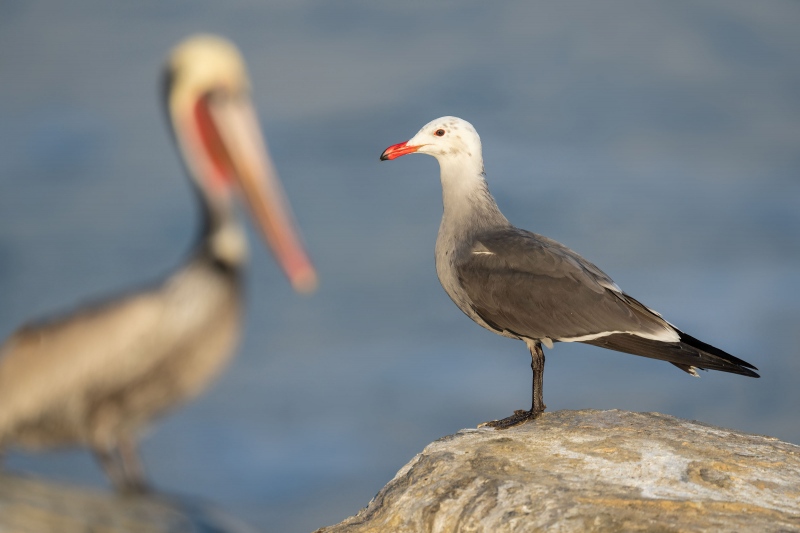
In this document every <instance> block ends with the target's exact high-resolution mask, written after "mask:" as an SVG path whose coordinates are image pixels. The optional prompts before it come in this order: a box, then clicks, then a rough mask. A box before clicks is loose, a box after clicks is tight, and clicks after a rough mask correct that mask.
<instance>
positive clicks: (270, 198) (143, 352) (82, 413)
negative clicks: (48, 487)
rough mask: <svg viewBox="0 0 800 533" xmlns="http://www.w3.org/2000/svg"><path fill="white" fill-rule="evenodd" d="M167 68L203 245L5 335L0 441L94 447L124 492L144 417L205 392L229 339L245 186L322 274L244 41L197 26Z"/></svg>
mask: <svg viewBox="0 0 800 533" xmlns="http://www.w3.org/2000/svg"><path fill="white" fill-rule="evenodd" d="M164 81H165V83H164V89H165V91H164V94H163V96H164V98H165V104H166V105H165V108H166V111H167V115H168V121H169V123H170V124H171V126H172V133H173V135H174V138H175V141H176V144H177V146H178V149H179V151H180V153H181V155H182V156H183V161H184V164H185V166H186V169H187V171H188V174H189V176H190V177H191V179H192V182H193V184H194V185H195V189H196V191H197V193H198V194H197V198H198V200H199V203H200V205H201V206H202V215H203V223H202V227H201V232H200V235H199V239H198V241H197V243H196V245H195V246H194V250H193V251H192V252H191V253H190V255H189V257H188V259H187V261H186V262H185V264H184V265H183V266H182V267H180V268H179V269H178V270H177V271H175V272H174V273H172V274H171V275H170V276H169V277H167V278H166V279H164V280H162V281H160V282H159V283H157V284H155V285H153V286H150V287H148V288H146V289H145V290H140V291H136V292H130V293H128V294H126V295H124V296H121V297H116V298H110V299H107V300H105V301H101V302H99V303H96V304H93V305H90V306H88V307H81V308H78V309H77V310H74V311H72V312H71V313H68V314H66V315H63V316H60V317H57V318H55V319H50V320H45V321H37V322H34V323H30V324H28V325H26V326H23V327H21V328H20V329H19V330H17V331H16V332H15V333H13V334H12V335H11V336H10V337H9V338H8V339H7V341H6V342H5V343H4V344H3V345H2V346H0V447H2V448H7V447H11V446H17V447H24V448H33V449H36V448H53V447H63V446H76V445H77V446H85V447H88V448H89V449H91V450H92V451H93V453H94V455H95V457H96V458H97V459H98V462H99V463H100V465H101V466H102V468H103V469H104V471H105V472H106V474H107V475H108V477H109V478H110V479H111V481H112V483H113V484H114V486H115V487H116V488H117V489H118V490H119V491H121V492H134V493H135V492H143V491H145V490H146V489H147V483H146V481H145V479H144V474H143V471H142V466H141V463H140V461H139V458H138V453H137V445H136V442H137V436H138V434H139V433H140V432H141V430H142V429H143V428H144V427H145V426H146V425H147V424H148V423H149V422H151V421H152V420H153V419H155V418H156V417H158V416H161V415H163V414H164V413H166V412H167V411H168V410H170V409H172V408H173V407H175V406H177V405H179V404H181V403H184V402H186V401H187V400H189V399H191V398H193V397H195V396H196V395H197V394H199V393H200V392H201V391H202V390H203V389H204V388H205V387H206V386H207V385H208V384H209V382H210V381H211V380H212V379H213V378H214V377H215V376H216V375H217V374H218V373H219V371H220V370H221V369H222V367H223V366H224V364H225V363H226V362H227V361H228V360H229V359H230V357H231V356H232V354H233V352H234V348H235V345H236V343H237V341H238V338H239V330H240V328H241V318H242V313H241V311H242V309H241V307H242V283H241V282H242V267H243V266H244V264H245V262H246V260H247V241H246V239H245V234H244V230H243V229H242V227H241V225H240V223H239V222H238V220H237V217H236V213H235V204H234V199H235V196H236V195H237V193H238V195H240V196H242V197H244V199H245V200H246V201H247V205H248V207H249V208H250V211H251V213H252V215H253V218H254V219H255V221H256V224H257V226H258V227H259V228H260V229H261V230H262V232H263V234H264V238H265V240H266V242H267V243H268V244H269V246H270V247H271V248H272V250H273V252H274V255H275V258H276V260H277V262H278V263H279V264H280V266H281V267H282V268H283V270H284V272H285V273H286V275H287V276H288V278H289V281H290V282H291V284H292V286H293V287H294V288H295V289H296V290H298V291H301V292H310V291H312V290H313V289H314V287H315V286H316V280H317V278H316V271H315V269H314V267H313V265H312V263H311V262H310V260H309V258H308V255H307V253H306V251H305V248H304V246H303V244H302V242H301V240H300V237H299V235H298V233H297V231H296V229H295V224H294V222H293V218H292V215H291V211H290V208H289V205H288V203H287V202H286V200H285V197H284V193H283V190H282V188H281V185H280V182H279V181H278V177H277V174H276V173H275V170H274V168H273V166H272V163H271V162H270V159H269V154H268V152H267V150H266V146H265V144H264V140H263V138H262V135H261V131H260V128H259V126H258V121H257V117H256V113H255V110H254V109H253V107H252V103H251V101H250V98H249V81H248V76H247V72H246V67H245V63H244V60H243V59H242V57H241V55H240V53H239V51H238V50H237V49H236V47H235V46H234V45H233V44H231V43H230V42H229V41H227V40H225V39H223V38H221V37H217V36H213V35H198V36H193V37H191V38H188V39H187V40H185V41H184V42H182V43H181V44H179V45H178V46H177V47H176V48H175V49H174V50H173V52H172V54H171V55H170V57H169V60H168V62H167V65H166V69H165V80H164ZM278 311H279V310H278Z"/></svg>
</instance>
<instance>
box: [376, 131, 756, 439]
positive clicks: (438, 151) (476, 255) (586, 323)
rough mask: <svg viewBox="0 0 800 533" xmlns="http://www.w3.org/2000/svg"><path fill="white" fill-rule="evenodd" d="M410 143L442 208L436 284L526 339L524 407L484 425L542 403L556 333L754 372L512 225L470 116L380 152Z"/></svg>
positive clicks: (687, 365)
mask: <svg viewBox="0 0 800 533" xmlns="http://www.w3.org/2000/svg"><path fill="white" fill-rule="evenodd" d="M413 153H420V154H428V155H431V156H433V157H435V158H436V160H437V161H439V168H440V173H441V181H442V199H443V204H444V213H443V215H442V222H441V225H440V226H439V235H438V237H437V239H436V273H437V274H438V276H439V281H440V282H441V284H442V287H443V288H444V290H445V292H446V293H447V295H448V296H450V298H451V299H452V300H453V302H454V303H455V304H456V306H458V308H459V309H461V311H462V312H464V314H466V315H467V316H468V317H470V318H471V319H472V320H474V321H475V322H476V323H478V324H479V325H481V326H483V327H484V328H486V329H488V330H489V331H493V332H494V333H497V334H498V335H502V336H503V337H509V338H512V339H519V340H521V341H523V342H525V344H526V345H527V347H528V350H529V351H530V354H531V369H532V370H533V394H532V396H533V401H532V405H531V409H530V410H529V411H525V410H517V411H515V412H514V414H513V415H511V416H509V417H507V418H504V419H502V420H494V421H491V422H486V423H484V424H482V425H486V426H488V427H493V428H496V429H506V428H510V427H513V426H516V425H518V424H521V423H523V422H525V421H527V420H532V419H535V418H536V417H538V416H539V415H540V414H541V413H542V412H544V410H545V404H544V399H543V395H542V380H543V376H544V362H545V357H544V351H543V350H542V345H545V346H546V347H547V348H552V347H553V344H554V343H556V342H583V343H586V344H593V345H595V346H600V347H602V348H608V349H610V350H616V351H619V352H625V353H630V354H633V355H640V356H643V357H650V358H652V359H660V360H662V361H667V362H670V363H672V364H673V365H675V366H677V367H678V368H680V369H681V370H683V371H684V372H687V373H689V374H691V375H692V376H695V377H699V375H698V373H697V370H698V369H701V370H720V371H722V372H731V373H733V374H740V375H743V376H750V377H754V378H757V377H759V375H758V374H756V373H755V372H753V370H758V369H757V368H756V367H754V366H753V365H751V364H750V363H747V362H745V361H743V360H741V359H739V358H737V357H734V356H733V355H730V354H729V353H726V352H724V351H722V350H720V349H719V348H715V347H714V346H711V345H709V344H706V343H704V342H702V341H700V340H698V339H696V338H694V337H692V336H691V335H688V334H687V333H684V332H683V331H681V330H679V329H678V328H677V327H675V326H673V325H672V324H671V323H669V322H667V321H666V320H664V319H663V318H662V317H661V315H660V314H659V313H657V312H656V311H653V310H652V309H650V308H649V307H646V306H645V305H643V304H642V303H640V302H639V301H638V300H636V299H634V298H633V297H631V296H629V295H628V294H626V293H625V292H623V291H622V289H620V288H619V286H618V285H617V284H616V283H614V281H613V280H612V279H611V278H610V277H609V276H607V275H606V274H605V273H604V272H603V271H602V270H600V269H599V268H598V267H596V266H595V265H594V264H592V263H590V262H589V261H587V260H586V259H584V258H583V257H581V256H580V255H578V254H577V253H575V252H573V251H572V250H570V249H569V248H567V247H566V246H564V245H563V244H561V243H558V242H556V241H554V240H552V239H548V238H547V237H544V236H542V235H538V234H536V233H531V232H530V231H526V230H523V229H520V228H516V227H514V226H512V225H511V224H510V223H509V221H508V220H507V219H506V217H505V216H503V214H502V213H501V212H500V209H499V208H498V207H497V203H496V202H495V200H494V198H493V197H492V195H491V194H490V193H489V188H488V186H487V184H486V174H485V172H484V167H483V154H482V149H481V140H480V137H479V136H478V132H477V131H476V130H475V128H474V127H473V126H472V124H470V123H469V122H467V121H465V120H462V119H460V118H457V117H442V118H438V119H436V120H434V121H432V122H429V123H428V124H426V125H425V126H424V127H423V128H422V129H421V130H419V132H418V133H417V134H416V135H415V136H414V137H412V138H411V139H410V140H408V141H406V142H402V143H399V144H395V145H393V146H390V147H389V148H387V149H386V150H385V151H384V152H383V154H381V161H386V160H392V159H396V158H398V157H401V156H404V155H407V154H413Z"/></svg>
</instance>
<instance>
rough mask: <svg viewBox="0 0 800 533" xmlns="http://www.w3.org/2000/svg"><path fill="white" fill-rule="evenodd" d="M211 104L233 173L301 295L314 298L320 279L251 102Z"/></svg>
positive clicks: (217, 101)
mask: <svg viewBox="0 0 800 533" xmlns="http://www.w3.org/2000/svg"><path fill="white" fill-rule="evenodd" d="M206 104H207V106H208V113H209V116H210V117H209V118H210V119H211V121H212V122H213V126H214V128H215V129H216V131H217V133H218V139H219V141H220V143H221V145H222V147H221V148H222V150H224V152H225V156H227V157H226V159H227V161H228V162H229V164H230V166H231V168H232V171H233V172H232V173H233V174H234V177H235V179H236V181H238V184H239V188H240V190H241V192H242V194H243V196H244V197H245V200H246V201H247V204H248V207H249V208H250V213H251V215H252V217H253V219H254V220H255V222H256V225H257V226H258V227H259V229H260V230H261V232H262V234H263V236H264V238H265V240H266V242H267V244H268V245H269V246H270V248H271V249H272V252H273V254H274V256H275V259H276V261H277V262H278V264H279V265H280V266H281V268H282V269H283V271H284V273H285V274H286V276H287V277H288V278H289V281H290V283H291V284H292V287H294V289H295V290H297V291H299V292H304V293H310V292H313V291H314V289H316V287H317V273H316V270H315V269H314V266H313V265H312V264H311V260H310V259H309V257H308V254H307V253H306V250H305V247H304V246H303V244H302V241H301V239H300V236H299V232H298V231H297V229H296V225H295V223H294V220H293V217H292V212H291V208H290V206H289V202H288V201H287V200H286V195H285V193H284V192H283V187H282V186H281V183H280V180H279V178H278V174H277V172H276V171H275V167H274V166H273V164H272V161H271V160H270V157H269V152H268V151H267V146H266V142H265V141H264V138H263V136H262V134H261V128H260V127H259V126H258V120H257V118H256V113H255V111H254V110H253V107H252V104H251V103H250V100H249V98H247V97H245V96H238V97H228V98H210V99H207V100H206ZM223 157H224V156H223Z"/></svg>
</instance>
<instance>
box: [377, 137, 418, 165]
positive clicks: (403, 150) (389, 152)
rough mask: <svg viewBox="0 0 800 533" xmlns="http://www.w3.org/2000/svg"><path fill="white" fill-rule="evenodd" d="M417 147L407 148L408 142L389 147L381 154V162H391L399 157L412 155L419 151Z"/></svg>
mask: <svg viewBox="0 0 800 533" xmlns="http://www.w3.org/2000/svg"><path fill="white" fill-rule="evenodd" d="M419 148H420V147H419V146H409V145H408V141H406V142H404V143H399V144H395V145H392V146H390V147H389V148H387V149H386V150H384V151H383V153H382V154H381V161H387V160H388V161H391V160H392V159H397V158H398V157H400V156H401V155H406V154H413V153H414V152H416V151H417V150H419Z"/></svg>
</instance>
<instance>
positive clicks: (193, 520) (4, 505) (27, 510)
mask: <svg viewBox="0 0 800 533" xmlns="http://www.w3.org/2000/svg"><path fill="white" fill-rule="evenodd" d="M253 531H254V530H253V529H251V528H249V527H248V526H246V525H244V524H242V523H241V522H239V521H238V520H236V519H234V518H232V517H230V516H227V515H225V514H224V513H223V512H221V511H219V510H217V509H214V508H212V507H210V506H208V505H205V504H200V503H197V502H190V501H187V500H184V499H180V498H175V497H169V496H163V495H144V496H118V495H116V494H113V493H109V492H102V491H97V490H91V489H86V488H80V487H75V486H71V485H65V484H58V483H53V482H49V481H45V480H38V479H31V478H25V477H20V476H15V475H10V474H2V475H0V532H2V533H6V532H8V533H12V532H13V533H49V532H53V533H56V532H57V533H79V532H80V533H86V532H98V533H100V532H102V533H122V532H125V533H133V532H136V533H145V532H146V533H253Z"/></svg>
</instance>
